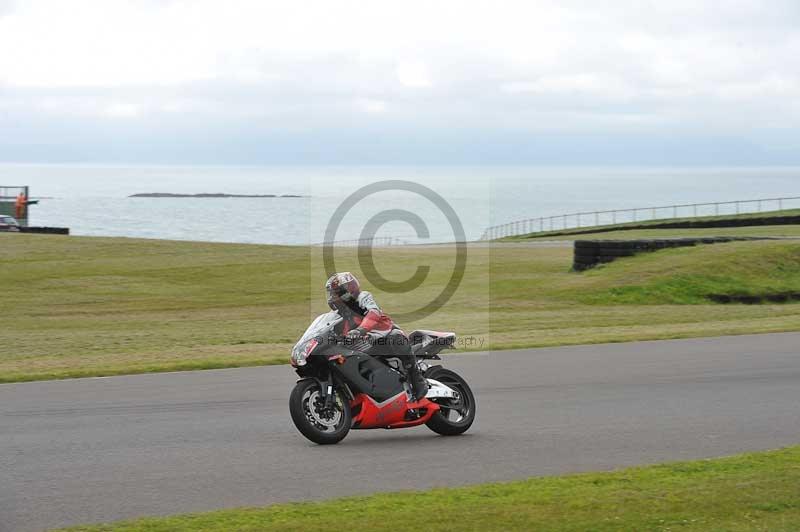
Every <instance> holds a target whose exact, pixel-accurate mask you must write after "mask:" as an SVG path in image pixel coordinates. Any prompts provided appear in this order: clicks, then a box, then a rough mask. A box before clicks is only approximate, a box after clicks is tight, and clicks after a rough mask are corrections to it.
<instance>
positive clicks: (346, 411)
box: [289, 379, 353, 445]
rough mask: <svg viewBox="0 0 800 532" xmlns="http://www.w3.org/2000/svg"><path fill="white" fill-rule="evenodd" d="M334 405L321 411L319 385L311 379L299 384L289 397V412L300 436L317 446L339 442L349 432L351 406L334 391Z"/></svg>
mask: <svg viewBox="0 0 800 532" xmlns="http://www.w3.org/2000/svg"><path fill="white" fill-rule="evenodd" d="M334 393H335V396H334V400H333V406H332V407H330V408H329V409H325V408H324V403H325V401H324V400H323V398H322V389H321V388H320V384H319V383H318V382H317V381H315V380H313V379H306V380H301V381H300V382H298V383H297V384H296V385H295V387H294V389H293V390H292V394H291V395H290V396H289V413H290V414H291V415H292V421H294V425H295V427H297V430H299V431H300V432H301V433H302V434H303V436H305V437H306V438H308V439H309V440H311V441H313V442H314V443H318V444H320V445H331V444H334V443H339V442H340V441H342V439H344V437H345V436H347V433H348V432H350V426H351V425H352V424H353V417H352V414H351V413H350V403H349V402H348V401H347V400H346V399H345V398H344V397H342V394H341V393H340V392H339V391H338V390H337V391H335V392H334Z"/></svg>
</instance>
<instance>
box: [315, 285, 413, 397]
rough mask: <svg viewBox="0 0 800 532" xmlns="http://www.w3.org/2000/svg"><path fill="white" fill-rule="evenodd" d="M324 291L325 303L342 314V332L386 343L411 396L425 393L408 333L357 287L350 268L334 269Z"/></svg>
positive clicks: (351, 337)
mask: <svg viewBox="0 0 800 532" xmlns="http://www.w3.org/2000/svg"><path fill="white" fill-rule="evenodd" d="M325 292H326V295H327V298H328V306H329V307H331V309H332V310H335V311H336V312H338V313H339V315H340V316H342V318H344V329H343V331H342V334H344V335H345V337H346V338H348V339H350V340H353V341H355V340H357V339H362V338H365V337H366V338H367V339H368V340H369V341H370V342H371V343H372V344H373V345H386V346H388V348H389V352H390V353H391V355H392V356H395V357H397V358H399V359H400V361H401V362H402V363H403V367H404V368H405V370H406V374H407V375H408V381H409V384H411V388H412V390H413V393H414V397H415V398H416V399H417V400H419V399H422V398H423V397H425V394H426V393H427V391H428V383H427V381H426V380H425V378H424V377H423V376H422V374H421V373H420V372H419V369H418V368H417V361H416V357H415V356H414V353H413V352H412V351H411V344H410V342H409V341H408V337H407V336H406V335H405V333H404V332H403V331H402V330H401V329H400V328H399V327H398V326H397V325H396V324H395V323H394V322H393V321H392V318H390V317H389V315H388V314H384V313H383V311H381V309H380V307H378V304H377V303H376V302H375V298H374V297H372V294H371V293H369V292H367V291H366V290H361V285H360V284H359V282H358V279H356V278H355V276H354V275H353V274H352V273H350V272H342V273H335V274H333V275H332V276H331V277H330V279H328V282H327V283H325Z"/></svg>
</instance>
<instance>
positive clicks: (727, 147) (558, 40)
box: [0, 0, 800, 165]
mask: <svg viewBox="0 0 800 532" xmlns="http://www.w3.org/2000/svg"><path fill="white" fill-rule="evenodd" d="M609 4H611V5H612V7H609ZM0 160H2V161H27V162H61V161H82V162H132V163H220V164H224V163H244V164H257V163H301V164H303V163H347V164H359V163H452V164H462V163H466V164H476V163H486V164H493V163H541V164H553V163H557V164H676V165H683V164H719V165H729V164H800V2H799V1H798V0H785V1H783V0H760V1H756V0H738V1H733V0H730V1H725V0H717V1H703V0H686V1H684V0H662V1H646V0H637V1H623V0H619V1H615V2H596V1H593V0H592V1H590V0H587V1H569V0H560V1H553V2H548V1H530V0H528V1H521V2H505V1H501V0H494V1H486V2H483V1H464V0H461V1H458V2H450V1H442V0H437V1H425V2H416V1H408V0H405V1H397V0H394V1H391V2H382V1H363V2H342V1H335V0H327V1H321V2H313V1H303V2H291V1H279V2H267V1H235V0H226V1H224V2H223V1H191V2H189V1H187V2H183V1H157V0H142V1H138V2H136V1H130V2H122V1H117V0H98V1H84V0H70V1H69V2H65V1H60V0H50V1H47V0H18V1H14V0H11V1H9V0H0Z"/></svg>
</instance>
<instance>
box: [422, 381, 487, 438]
mask: <svg viewBox="0 0 800 532" xmlns="http://www.w3.org/2000/svg"><path fill="white" fill-rule="evenodd" d="M425 377H426V378H431V379H434V380H437V381H439V382H441V383H442V384H446V385H447V386H449V387H451V388H453V389H454V390H456V391H457V392H458V393H459V394H460V395H461V397H460V398H459V399H458V400H457V401H453V400H452V399H448V400H444V399H437V400H436V402H437V403H438V404H439V407H440V409H439V411H438V412H436V413H435V414H434V415H433V417H431V419H430V420H429V421H428V422H427V423H426V424H425V425H426V426H427V427H428V428H429V429H431V430H432V431H433V432H435V433H437V434H441V435H442V436H456V435H458V434H463V433H464V432H466V431H467V430H468V429H469V428H470V427H471V426H472V423H473V421H475V396H474V395H472V390H471V389H470V387H469V385H468V384H467V381H465V380H464V379H462V378H461V376H460V375H458V373H456V372H454V371H450V370H449V369H444V368H443V367H441V366H439V367H434V368H431V369H429V370H428V371H426V372H425Z"/></svg>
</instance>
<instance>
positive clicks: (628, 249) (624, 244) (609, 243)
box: [572, 236, 772, 271]
mask: <svg viewBox="0 0 800 532" xmlns="http://www.w3.org/2000/svg"><path fill="white" fill-rule="evenodd" d="M746 240H772V239H771V238H769V237H763V238H762V237H750V236H742V237H727V236H725V237H702V238H659V239H653V240H576V241H575V246H574V250H573V259H572V269H573V270H574V271H583V270H588V269H589V268H592V267H593V266H596V265H597V264H601V263H603V264H605V263H609V262H613V261H615V260H617V259H619V258H623V257H633V256H634V255H637V254H639V253H652V252H654V251H658V250H660V249H669V248H677V247H691V246H697V245H699V244H720V243H725V242H734V241H746Z"/></svg>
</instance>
